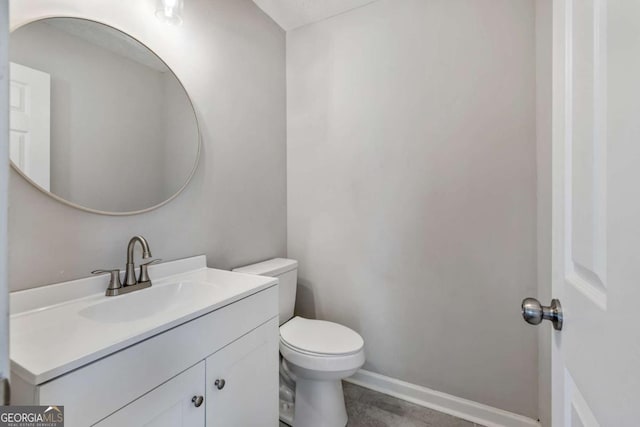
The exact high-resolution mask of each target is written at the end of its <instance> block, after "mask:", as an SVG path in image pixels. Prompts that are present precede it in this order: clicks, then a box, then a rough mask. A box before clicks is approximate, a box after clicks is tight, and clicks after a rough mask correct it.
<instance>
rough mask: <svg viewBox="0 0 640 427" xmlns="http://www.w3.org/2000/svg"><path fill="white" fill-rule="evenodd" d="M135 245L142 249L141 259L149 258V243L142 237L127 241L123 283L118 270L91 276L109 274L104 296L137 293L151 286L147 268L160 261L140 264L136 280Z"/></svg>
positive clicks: (134, 237)
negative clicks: (138, 244) (109, 278)
mask: <svg viewBox="0 0 640 427" xmlns="http://www.w3.org/2000/svg"><path fill="white" fill-rule="evenodd" d="M136 243H140V246H141V247H142V258H143V259H148V258H151V250H150V249H149V243H148V242H147V239H145V238H144V237H142V236H133V237H132V238H131V240H129V245H128V246H127V266H126V270H125V274H124V283H121V282H120V270H119V269H113V270H94V271H92V272H91V273H92V274H105V273H108V274H111V280H110V281H109V287H107V292H106V295H107V296H108V297H111V296H116V295H122V294H126V293H129V292H133V291H137V290H140V289H144V288H148V287H150V286H151V279H150V278H149V271H148V267H149V266H150V265H151V264H155V263H156V262H160V261H162V260H160V259H154V260H152V261H149V262H146V263H144V264H140V275H139V276H138V279H137V280H136V266H135V264H134V262H133V253H134V249H135V247H136Z"/></svg>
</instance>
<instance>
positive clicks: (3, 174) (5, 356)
mask: <svg viewBox="0 0 640 427" xmlns="http://www.w3.org/2000/svg"><path fill="white" fill-rule="evenodd" d="M8 21H9V8H8V2H6V1H5V2H0V405H4V404H7V403H8V398H9V393H8V390H6V389H5V388H6V387H7V386H8V383H7V382H6V381H7V379H8V377H9V286H8V283H7V213H8V212H7V210H8V209H7V206H8V201H7V193H8V189H9V182H8V181H9V144H8V141H7V135H8V134H9V108H8V106H9V93H8V90H7V89H8V82H7V71H8V69H9V63H8V60H7V57H8V49H7V41H8V39H9V24H8Z"/></svg>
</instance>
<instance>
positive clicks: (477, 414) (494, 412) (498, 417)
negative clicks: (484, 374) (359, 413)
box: [345, 369, 540, 427]
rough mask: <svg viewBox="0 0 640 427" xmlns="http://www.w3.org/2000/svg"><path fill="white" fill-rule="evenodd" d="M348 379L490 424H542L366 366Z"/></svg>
mask: <svg viewBox="0 0 640 427" xmlns="http://www.w3.org/2000/svg"><path fill="white" fill-rule="evenodd" d="M345 381H347V382H350V383H353V384H356V385H359V386H362V387H366V388H369V389H371V390H375V391H378V392H380V393H384V394H387V395H389V396H393V397H397V398H398V399H402V400H406V401H408V402H411V403H415V404H416V405H420V406H424V407H427V408H430V409H434V410H436V411H439V412H444V413H445V414H449V415H453V416H454V417H458V418H462V419H464V420H467V421H471V422H474V423H478V424H482V425H484V426H487V427H540V423H538V422H537V421H535V420H533V419H531V418H527V417H524V416H522V415H518V414H514V413H512V412H508V411H504V410H502V409H497V408H493V407H491V406H488V405H483V404H481V403H477V402H474V401H472V400H467V399H462V398H460V397H456V396H452V395H450V394H446V393H441V392H439V391H435V390H431V389H428V388H426V387H421V386H418V385H415V384H411V383H408V382H405V381H400V380H397V379H395V378H390V377H385V376H384V375H380V374H376V373H374V372H370V371H365V370H364V369H360V370H359V371H358V372H356V374H355V375H354V376H352V377H350V378H347V379H345Z"/></svg>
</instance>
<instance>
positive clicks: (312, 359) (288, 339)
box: [280, 317, 364, 372]
mask: <svg viewBox="0 0 640 427" xmlns="http://www.w3.org/2000/svg"><path fill="white" fill-rule="evenodd" d="M280 353H281V354H282V356H283V357H284V358H285V359H286V360H287V361H288V362H291V363H293V364H295V365H297V366H299V367H301V368H305V369H309V370H313V371H320V372H340V371H348V370H352V369H356V368H359V367H360V366H362V364H363V363H364V340H363V339H362V337H361V336H360V335H359V334H358V333H357V332H355V331H353V330H351V329H349V328H347V327H346V326H343V325H339V324H337V323H333V322H327V321H324V320H312V319H305V318H303V317H294V318H293V319H291V320H289V321H288V322H287V323H285V324H283V325H282V326H281V327H280Z"/></svg>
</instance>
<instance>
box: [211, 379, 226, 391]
mask: <svg viewBox="0 0 640 427" xmlns="http://www.w3.org/2000/svg"><path fill="white" fill-rule="evenodd" d="M226 383H227V382H226V381H225V380H223V379H219V380H216V381H215V382H214V383H213V385H214V386H215V387H216V388H217V389H218V390H222V389H223V388H224V385H225V384H226Z"/></svg>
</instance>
